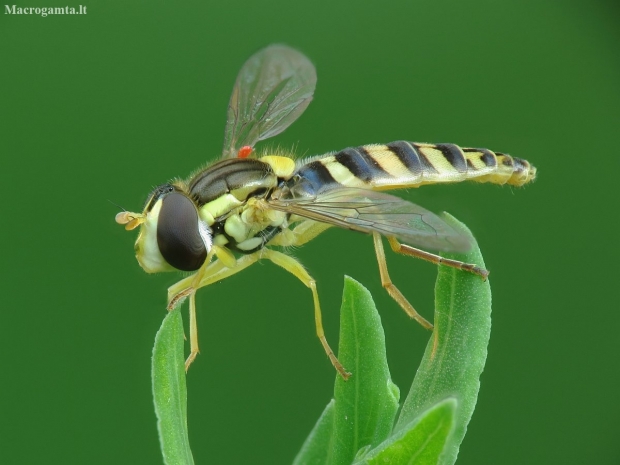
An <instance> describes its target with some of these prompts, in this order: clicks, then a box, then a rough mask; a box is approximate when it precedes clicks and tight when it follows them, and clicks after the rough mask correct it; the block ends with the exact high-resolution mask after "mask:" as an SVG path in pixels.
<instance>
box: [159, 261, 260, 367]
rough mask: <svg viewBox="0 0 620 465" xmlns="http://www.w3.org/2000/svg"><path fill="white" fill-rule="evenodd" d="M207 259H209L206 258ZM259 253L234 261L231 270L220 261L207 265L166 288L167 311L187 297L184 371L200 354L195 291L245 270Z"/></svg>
mask: <svg viewBox="0 0 620 465" xmlns="http://www.w3.org/2000/svg"><path fill="white" fill-rule="evenodd" d="M208 258H209V257H208ZM258 258H259V252H256V253H253V254H251V255H245V256H243V257H241V258H240V259H239V260H236V262H235V265H234V267H233V268H227V267H226V266H225V265H224V264H223V263H222V262H221V260H217V261H215V262H213V263H209V264H208V265H207V266H205V267H203V268H201V269H200V270H198V272H196V273H195V274H194V275H192V276H190V277H188V278H185V279H182V280H181V281H179V282H178V283H176V284H174V285H172V286H170V288H168V310H172V309H173V308H175V307H176V306H177V305H178V304H179V303H180V302H181V301H182V300H183V299H184V298H186V297H189V341H190V353H189V357H187V360H186V361H185V371H187V370H188V369H189V367H190V365H191V364H192V363H193V361H194V359H195V358H196V356H197V355H198V353H199V352H200V350H199V347H198V324H197V321H196V291H197V290H198V289H200V288H201V287H205V286H208V285H209V284H213V283H214V282H218V281H221V280H222V279H225V278H228V277H229V276H232V275H234V274H236V273H238V272H239V271H241V270H243V269H245V268H247V267H248V266H250V265H251V264H252V263H256V261H258Z"/></svg>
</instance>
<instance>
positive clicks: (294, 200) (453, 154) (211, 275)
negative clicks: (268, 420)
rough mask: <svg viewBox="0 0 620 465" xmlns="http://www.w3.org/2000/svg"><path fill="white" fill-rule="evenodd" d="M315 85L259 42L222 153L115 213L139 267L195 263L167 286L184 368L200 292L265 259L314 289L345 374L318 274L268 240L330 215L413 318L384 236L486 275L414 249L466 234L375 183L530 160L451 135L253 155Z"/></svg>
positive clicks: (512, 174)
mask: <svg viewBox="0 0 620 465" xmlns="http://www.w3.org/2000/svg"><path fill="white" fill-rule="evenodd" d="M315 86H316V71H315V68H314V66H313V65H312V63H311V62H310V61H309V60H308V58H307V57H305V56H304V55H303V54H301V53H300V52H298V51H296V50H294V49H292V48H289V47H287V46H284V45H271V46H269V47H267V48H264V49H262V50H260V51H259V52H257V53H256V54H255V55H253V56H252V57H250V58H249V59H248V61H246V63H245V64H244V65H243V67H242V68H241V71H240V72H239V75H238V76H237V80H236V82H235V86H234V88H233V92H232V96H231V98H230V103H229V106H228V120H227V123H226V130H225V140H224V149H223V154H222V156H221V158H220V159H219V160H218V161H216V162H214V163H212V164H211V165H208V166H207V167H206V168H203V169H200V170H198V171H196V172H195V173H194V174H192V175H191V176H190V177H189V179H188V180H186V181H184V180H179V179H176V180H173V181H171V182H168V183H166V184H163V185H161V186H159V187H157V188H156V189H155V190H154V191H153V192H152V193H151V194H150V196H149V197H148V200H147V202H146V205H145V207H144V210H143V212H142V213H133V212H127V211H124V212H121V213H119V214H118V215H116V221H117V222H118V223H119V224H124V225H125V229H127V230H132V229H135V228H137V227H138V226H139V227H140V233H139V235H138V238H137V240H136V243H135V252H136V257H137V259H138V262H139V263H140V265H141V266H142V268H143V269H144V270H145V271H146V272H148V273H156V272H161V271H191V272H194V273H193V274H192V275H191V276H188V277H186V278H185V279H182V280H181V281H179V282H178V283H176V284H174V285H173V286H171V287H170V288H169V289H168V309H169V310H172V309H173V308H175V307H176V306H177V305H178V304H179V303H180V302H181V301H182V300H183V299H185V298H187V297H189V315H190V323H189V326H190V354H189V357H188V358H187V360H186V362H185V369H186V370H187V369H188V368H189V366H190V365H191V364H192V362H193V361H194V359H195V358H196V355H197V354H198V352H199V347H198V329H197V324H196V300H195V295H196V291H197V290H198V289H200V288H202V287H205V286H208V285H210V284H212V283H215V282H217V281H221V280H222V279H225V278H228V277H230V276H232V275H234V274H237V273H238V272H240V271H241V270H243V269H245V268H247V267H248V266H250V265H252V264H254V263H256V262H257V261H258V260H261V259H266V260H270V261H272V262H273V263H275V264H276V265H278V266H280V267H282V268H284V269H285V270H287V271H288V272H290V273H292V274H293V275H294V276H296V277H297V278H298V279H299V280H301V281H302V282H303V284H305V285H306V286H307V287H308V288H310V290H311V292H312V297H313V300H314V317H315V323H316V332H317V335H318V337H319V340H320V342H321V344H322V345H323V348H324V349H325V352H326V353H327V356H328V357H329V359H330V361H331V363H332V364H333V365H334V367H335V368H336V370H337V371H338V373H340V375H341V376H342V377H343V378H344V379H347V378H348V377H349V376H350V373H348V372H347V370H346V369H345V368H344V367H343V366H342V364H341V363H340V362H339V361H338V359H337V358H336V355H335V354H334V352H333V351H332V349H331V348H330V346H329V344H328V343H327V340H326V339H325V334H324V332H323V325H322V323H321V308H320V304H319V296H318V293H317V287H316V282H315V280H314V279H313V278H312V277H311V276H310V275H309V274H308V272H307V271H306V270H305V269H304V267H303V266H302V265H301V263H299V262H298V261H297V260H296V259H295V258H293V257H291V256H289V255H287V254H286V253H285V252H283V251H279V250H276V249H274V247H288V246H299V245H302V244H305V243H306V242H308V241H310V240H312V239H314V238H315V237H316V236H318V235H319V234H321V233H322V232H324V231H325V230H327V229H328V228H330V227H332V226H337V227H340V228H346V229H351V230H354V231H360V232H363V233H368V234H370V235H372V238H373V241H374V247H375V252H376V256H377V261H378V264H379V272H380V276H381V282H382V284H383V287H384V288H386V290H387V291H388V293H389V295H390V296H392V298H394V300H395V301H396V302H397V303H398V304H399V305H400V306H401V307H402V308H403V310H404V311H405V312H406V313H407V314H408V315H409V316H410V317H411V318H413V319H415V320H416V321H418V322H419V323H420V324H421V325H422V326H424V327H425V328H428V329H432V327H433V326H432V324H431V323H429V322H428V321H427V320H426V319H424V318H423V317H422V316H421V315H420V314H418V313H417V312H416V310H415V309H414V308H413V306H411V304H410V303H409V302H408V301H407V299H406V298H405V297H404V296H403V294H402V293H401V292H400V291H399V290H398V288H397V287H396V286H395V285H394V284H393V283H392V281H391V279H390V277H389V274H388V269H387V263H386V259H385V253H384V249H383V242H382V236H384V237H385V238H386V239H387V241H388V243H389V245H390V247H391V248H392V250H393V251H395V252H397V253H400V254H405V255H409V256H412V257H417V258H421V259H424V260H427V261H430V262H432V263H435V264H440V265H444V266H451V267H455V268H458V269H460V270H464V271H467V272H471V273H474V274H476V275H479V276H480V277H482V278H483V279H486V277H487V275H488V272H487V271H486V270H484V269H481V268H479V267H478V266H476V265H475V264H468V263H462V262H458V261H454V260H448V259H444V258H442V257H440V256H439V255H435V254H432V253H430V252H426V251H424V250H421V249H419V248H417V247H422V248H426V249H432V250H435V251H454V252H458V251H466V250H468V249H469V247H470V243H469V240H468V239H467V238H466V237H463V236H462V235H459V234H458V233H457V232H455V231H454V230H453V229H452V228H451V227H450V226H448V224H446V223H445V222H444V221H443V220H441V219H440V218H439V217H438V216H436V215H434V214H433V213H431V212H429V211H427V210H425V209H424V208H422V207H419V206H417V205H414V204H413V203H411V202H408V201H406V200H403V199H401V198H399V197H394V196H392V195H388V194H385V193H384V192H382V191H385V190H389V189H402V188H411V187H419V186H421V185H424V184H433V183H444V182H459V181H464V180H473V181H477V182H491V183H495V184H510V185H513V186H521V185H523V184H526V183H528V182H530V181H532V180H534V178H535V177H536V168H534V167H533V166H532V165H531V164H530V163H528V162H527V161H525V160H522V159H519V158H514V157H511V156H509V155H506V154H503V153H497V152H495V153H494V152H491V151H490V150H487V149H481V148H460V147H458V146H457V145H454V144H426V143H424V144H422V143H414V142H406V141H397V142H392V143H390V144H384V145H364V146H360V147H354V148H347V149H344V150H341V151H339V152H333V153H328V154H325V155H319V156H314V157H310V158H306V159H301V160H295V159H294V158H293V155H292V154H289V153H280V152H277V153H265V154H261V155H257V154H256V151H255V149H254V146H255V144H256V143H257V142H259V141H261V140H264V139H267V138H270V137H273V136H275V135H277V134H279V133H280V132H282V131H284V130H285V129H286V128H287V127H288V126H289V125H290V124H291V123H292V122H293V121H295V120H296V119H297V118H298V117H299V116H300V115H301V114H302V113H303V111H304V110H305V109H306V107H307V106H308V104H309V103H310V101H311V100H312V96H313V93H314V89H315ZM400 241H403V242H406V243H407V244H401V242H400Z"/></svg>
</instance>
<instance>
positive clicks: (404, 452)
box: [354, 398, 457, 465]
mask: <svg viewBox="0 0 620 465" xmlns="http://www.w3.org/2000/svg"><path fill="white" fill-rule="evenodd" d="M456 408H457V401H456V399H454V398H450V399H446V400H444V401H443V402H440V403H438V404H437V405H435V406H434V407H432V408H431V409H430V410H428V411H426V412H425V413H424V414H423V415H422V416H421V417H420V418H417V419H415V420H413V421H412V422H411V423H410V424H409V425H407V426H406V427H404V428H402V429H401V430H400V431H399V432H398V433H397V434H395V435H393V436H392V437H390V438H389V439H388V440H387V441H385V442H384V443H383V444H381V445H379V446H378V447H377V448H376V449H375V450H372V451H370V452H369V453H368V454H367V455H366V456H364V457H361V458H360V460H359V461H356V462H354V464H355V465H362V464H365V465H366V464H367V465H375V464H376V465H379V464H385V463H389V464H393V465H396V464H398V465H400V464H415V465H426V464H428V465H434V464H436V463H437V461H438V460H439V456H440V455H441V452H442V450H443V448H444V445H445V443H446V440H447V439H448V436H449V434H450V433H451V432H452V427H453V423H454V414H455V410H456Z"/></svg>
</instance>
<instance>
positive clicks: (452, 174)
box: [296, 141, 536, 190]
mask: <svg viewBox="0 0 620 465" xmlns="http://www.w3.org/2000/svg"><path fill="white" fill-rule="evenodd" d="M296 173H297V174H298V175H300V176H302V177H304V178H306V179H308V180H309V181H310V182H312V183H313V184H314V185H315V186H317V187H318V186H321V187H322V188H323V189H325V188H329V187H331V186H334V185H344V186H348V187H359V188H366V189H374V190H387V189H399V188H406V187H418V186H421V185H424V184H434V183H443V182H460V181H466V180H472V181H477V182H491V183H494V184H510V185H513V186H522V185H523V184H525V183H528V182H530V181H532V180H533V179H534V178H535V176H536V168H535V167H533V166H532V165H530V163H529V162H527V161H526V160H522V159H520V158H514V157H511V156H510V155H506V154H503V153H494V152H492V151H490V150H488V149H478V148H476V149H474V148H461V147H459V146H458V145H454V144H421V143H416V142H406V141H397V142H392V143H390V144H387V145H363V146H360V147H354V148H347V149H344V150H342V151H340V152H337V153H332V154H328V155H324V156H319V157H315V158H312V159H310V160H309V161H307V162H306V163H304V164H303V165H301V166H300V167H298V169H297V172H296Z"/></svg>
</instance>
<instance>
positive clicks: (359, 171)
mask: <svg viewBox="0 0 620 465" xmlns="http://www.w3.org/2000/svg"><path fill="white" fill-rule="evenodd" d="M334 160H336V161H337V162H338V163H340V164H341V165H342V166H344V167H345V168H347V169H348V170H349V171H350V172H351V174H353V176H355V177H356V178H358V179H361V180H362V181H364V182H366V183H369V182H371V181H373V180H376V179H381V178H391V177H392V175H390V174H389V173H388V172H387V171H385V170H384V169H383V168H381V165H379V163H378V162H377V161H376V160H375V159H374V158H373V157H372V156H371V155H370V154H369V153H368V152H367V151H366V149H365V148H364V147H356V148H352V147H351V148H348V149H344V150H341V151H340V152H338V153H336V154H335V155H334Z"/></svg>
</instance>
